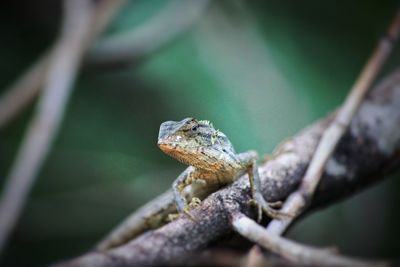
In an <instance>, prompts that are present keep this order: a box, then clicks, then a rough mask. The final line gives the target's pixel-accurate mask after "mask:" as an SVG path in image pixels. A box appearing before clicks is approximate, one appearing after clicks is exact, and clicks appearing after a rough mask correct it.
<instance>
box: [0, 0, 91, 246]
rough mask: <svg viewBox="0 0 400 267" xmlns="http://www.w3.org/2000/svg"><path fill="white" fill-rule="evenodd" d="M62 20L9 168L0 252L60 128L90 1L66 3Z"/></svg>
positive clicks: (0, 210)
mask: <svg viewBox="0 0 400 267" xmlns="http://www.w3.org/2000/svg"><path fill="white" fill-rule="evenodd" d="M64 4H65V14H64V21H63V25H62V30H61V34H60V38H59V41H58V42H57V44H56V46H55V49H54V53H53V54H52V59H51V61H50V62H49V71H48V75H47V77H46V80H45V90H44V92H43V95H42V97H41V99H40V101H39V103H38V106H37V110H36V113H35V115H34V117H33V119H32V121H31V123H30V126H29V128H28V130H27V132H26V135H25V138H24V140H23V142H22V144H21V147H20V150H19V152H18V155H17V158H16V160H15V162H14V164H13V166H12V168H11V171H10V174H9V177H8V180H7V182H6V184H5V187H4V191H3V194H2V198H1V202H0V251H2V250H3V247H4V246H5V244H6V241H7V239H8V237H9V235H10V232H11V231H12V229H13V227H14V225H15V223H16V221H17V219H18V217H19V214H20V212H21V210H22V208H23V206H24V203H25V200H26V198H27V196H28V194H29V191H30V189H31V187H32V185H33V183H34V180H35V177H36V175H37V173H38V172H39V169H40V167H41V166H42V164H43V161H44V159H45V158H46V155H47V153H48V151H49V148H50V145H51V143H52V141H53V140H54V137H55V135H56V133H57V131H58V128H59V126H60V123H61V120H62V117H63V113H64V109H65V107H66V104H67V102H68V98H69V95H70V93H71V91H72V87H73V83H74V80H75V77H76V74H77V70H78V67H79V63H80V59H81V57H82V53H83V51H84V47H83V45H84V44H85V43H86V42H87V38H88V33H89V32H90V26H91V25H90V20H91V19H92V18H93V12H94V11H93V6H92V2H91V1H90V0H86V1H81V0H66V1H65V2H64Z"/></svg>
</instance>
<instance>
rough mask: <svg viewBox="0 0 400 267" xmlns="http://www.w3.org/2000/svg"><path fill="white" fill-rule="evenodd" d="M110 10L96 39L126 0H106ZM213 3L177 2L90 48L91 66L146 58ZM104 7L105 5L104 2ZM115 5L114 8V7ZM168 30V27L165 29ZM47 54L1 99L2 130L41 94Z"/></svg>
mask: <svg viewBox="0 0 400 267" xmlns="http://www.w3.org/2000/svg"><path fill="white" fill-rule="evenodd" d="M102 2H105V3H107V4H108V5H109V6H110V7H108V8H103V9H102V10H103V11H104V12H97V14H98V15H97V21H98V22H96V23H94V27H93V29H94V30H93V32H92V33H91V35H92V36H93V37H95V36H96V35H97V33H99V32H101V30H102V29H103V28H104V25H107V23H108V21H109V19H110V18H111V17H112V15H113V14H114V13H115V11H116V10H118V7H119V6H120V5H121V4H122V3H123V2H124V0H115V1H104V0H103V1H102ZM208 2H209V0H191V1H177V2H173V3H171V4H169V5H167V7H166V8H165V10H162V11H161V12H160V13H159V14H157V15H156V16H155V17H154V18H152V19H150V20H149V21H146V22H145V24H143V25H141V26H139V27H138V28H135V29H133V30H132V31H129V32H126V33H123V34H121V35H118V36H114V37H109V38H106V39H104V40H102V41H99V44H98V45H95V46H94V47H92V48H91V49H90V51H91V52H90V53H89V55H88V58H87V62H86V63H88V64H91V65H93V64H106V65H110V64H128V63H130V62H134V61H135V60H136V59H138V58H140V59H143V58H144V57H146V56H149V55H151V54H153V53H155V52H156V51H158V50H160V49H162V48H163V47H165V46H167V45H168V44H170V43H171V42H172V41H173V40H175V39H176V38H178V37H179V36H181V35H182V34H183V33H185V32H187V31H188V30H189V29H190V27H191V26H193V25H194V24H195V22H196V21H198V20H199V19H200V18H201V15H202V14H203V13H204V11H205V10H206V7H207V4H208ZM100 4H101V3H100ZM112 5H114V7H111V6H112ZM95 20H96V19H95ZM164 27H167V30H165V28H164ZM49 54H50V52H47V53H46V54H45V55H44V56H42V57H41V58H40V59H39V60H38V61H37V62H36V63H35V64H33V65H32V67H31V68H30V69H29V70H28V71H26V73H25V74H24V75H23V76H21V77H20V78H19V79H18V80H17V82H16V83H15V84H14V85H12V86H11V87H10V88H8V89H6V90H5V92H6V93H5V94H4V95H3V96H1V97H0V129H1V128H2V127H4V126H5V125H6V124H7V123H8V122H9V121H11V120H12V119H13V118H14V117H15V116H16V115H17V114H19V113H20V112H21V111H22V110H23V109H24V108H25V107H26V106H27V105H28V104H29V103H30V102H31V101H32V100H33V98H34V97H35V96H36V95H37V94H38V93H39V91H40V90H41V88H42V87H41V85H42V83H43V82H44V81H43V80H44V77H45V75H46V72H47V66H48V62H49V60H50V58H51V56H50V55H49Z"/></svg>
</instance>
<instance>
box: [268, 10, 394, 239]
mask: <svg viewBox="0 0 400 267" xmlns="http://www.w3.org/2000/svg"><path fill="white" fill-rule="evenodd" d="M399 32H400V11H398V12H397V13H396V16H395V18H394V19H393V22H392V24H391V25H390V27H389V29H388V31H387V35H386V36H384V37H383V38H382V39H381V40H380V41H379V44H378V46H377V48H376V49H375V51H374V53H373V54H372V55H371V58H370V59H369V60H368V62H367V64H366V65H365V67H364V69H363V71H362V72H361V74H360V77H359V78H358V79H357V81H356V83H355V84H354V86H353V88H352V89H351V91H350V93H349V95H348V96H347V98H346V100H345V102H344V104H343V106H342V107H341V108H340V109H339V110H338V112H337V113H336V115H335V117H334V119H333V121H332V122H331V123H330V125H329V127H328V128H327V129H326V130H325V132H324V134H323V135H322V138H321V141H320V142H319V144H318V146H317V149H316V151H315V154H314V156H313V158H312V160H311V162H310V165H309V167H308V168H307V171H306V174H305V175H304V178H303V180H302V182H301V184H300V186H299V189H298V190H296V191H295V192H293V193H292V194H290V196H289V197H288V199H287V200H286V201H285V203H284V205H283V207H282V211H283V212H286V213H288V214H294V216H293V217H290V218H286V219H283V220H272V221H271V223H270V224H269V225H268V227H267V231H268V232H270V233H274V234H278V235H282V234H283V233H284V231H285V230H286V229H287V228H288V227H289V225H290V224H291V223H292V221H293V220H294V219H295V217H296V216H298V215H300V214H301V213H302V211H303V209H304V208H305V207H306V206H307V205H308V204H309V202H311V199H312V197H313V194H314V191H315V188H316V187H317V185H318V183H319V181H320V179H321V176H322V174H323V172H324V169H325V166H326V164H327V162H328V160H329V158H330V156H331V155H332V153H333V151H334V149H335V148H336V146H337V144H338V142H339V140H340V138H341V137H342V136H343V135H344V133H345V132H346V130H347V128H348V126H349V124H350V122H351V119H352V118H353V116H354V114H355V113H356V111H357V109H358V108H359V106H360V104H361V102H362V100H363V99H364V97H365V95H366V93H367V91H368V89H369V88H370V87H371V84H372V82H373V81H374V79H375V77H376V76H377V74H378V72H379V71H380V69H381V68H382V66H383V64H384V63H385V61H386V59H387V57H388V56H389V55H390V53H391V51H392V49H393V46H394V42H395V41H396V40H397V38H398V35H399Z"/></svg>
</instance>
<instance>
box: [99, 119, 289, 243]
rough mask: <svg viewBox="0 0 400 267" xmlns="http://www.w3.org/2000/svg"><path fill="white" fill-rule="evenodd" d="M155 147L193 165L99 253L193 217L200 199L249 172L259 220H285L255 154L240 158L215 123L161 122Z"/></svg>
mask: <svg viewBox="0 0 400 267" xmlns="http://www.w3.org/2000/svg"><path fill="white" fill-rule="evenodd" d="M157 145H158V146H159V148H160V149H161V150H162V151H163V152H164V153H166V154H167V155H169V156H171V157H173V158H175V159H177V160H178V161H180V162H182V163H184V164H186V165H189V166H188V167H187V168H186V169H185V171H183V172H182V173H181V174H180V175H179V176H178V177H177V178H176V180H175V181H174V182H173V184H172V189H171V190H169V191H167V192H165V193H164V194H162V195H161V196H159V197H158V198H156V199H154V200H153V201H151V202H149V203H148V204H146V205H145V206H143V207H142V208H140V209H139V210H138V211H137V212H135V213H134V214H132V215H131V216H130V217H128V218H127V219H126V220H125V221H124V222H123V223H122V224H121V225H120V226H118V227H117V228H116V229H115V230H114V231H112V232H111V233H110V234H109V235H108V236H106V237H105V238H104V239H103V240H102V241H101V242H100V243H99V244H98V245H97V249H98V250H107V249H110V248H113V247H116V246H119V245H122V244H124V243H126V242H127V241H129V240H130V239H133V238H134V237H135V236H137V235H139V234H140V233H142V232H144V231H146V230H149V229H154V228H157V227H159V226H161V225H162V224H163V223H165V222H167V218H168V216H170V217H171V214H174V213H176V211H178V212H179V213H180V214H182V213H184V214H187V215H188V216H189V217H190V218H192V216H191V215H190V210H191V209H193V208H195V207H197V206H199V205H200V203H201V200H200V199H201V198H204V197H206V196H207V195H208V194H210V193H211V192H213V191H216V190H217V189H218V188H220V187H221V186H224V185H227V184H230V183H232V182H234V181H235V180H236V179H237V178H238V177H240V176H241V175H243V174H245V173H247V174H248V177H249V182H250V188H251V193H252V197H253V203H255V204H256V205H257V208H258V210H257V211H258V220H259V221H260V220H261V216H262V211H264V212H265V213H266V214H267V215H268V216H269V217H272V218H282V217H285V216H287V215H286V214H284V213H282V212H280V211H278V210H276V209H274V208H276V207H278V206H279V205H280V203H279V202H275V203H269V202H267V201H266V200H265V199H264V197H263V196H262V194H261V192H260V187H261V184H260V178H259V174H258V168H257V166H256V160H257V158H258V155H257V152H255V151H253V150H251V151H247V152H244V153H239V154H237V153H236V152H235V149H234V147H233V145H232V143H231V142H230V141H229V139H228V138H227V137H226V135H225V134H224V133H222V132H221V131H219V130H217V129H215V128H214V126H213V125H212V123H211V122H209V121H206V120H196V119H194V118H185V119H183V120H181V121H166V122H163V123H162V124H161V126H160V131H159V135H158V141H157ZM188 200H189V201H188ZM172 217H173V216H172ZM192 219H193V218H192Z"/></svg>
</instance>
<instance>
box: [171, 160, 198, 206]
mask: <svg viewBox="0 0 400 267" xmlns="http://www.w3.org/2000/svg"><path fill="white" fill-rule="evenodd" d="M193 172H194V168H193V167H192V166H189V167H188V168H186V170H184V171H183V172H182V173H181V174H180V175H179V176H178V178H176V179H175V181H174V182H173V183H172V191H173V193H174V199H175V204H176V209H177V210H178V212H179V213H181V212H182V211H184V209H185V208H186V206H187V201H186V198H185V196H184V194H183V190H184V189H185V187H186V186H187V185H189V184H190V183H191V181H190V180H191V179H190V178H191V176H192V173H193Z"/></svg>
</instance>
